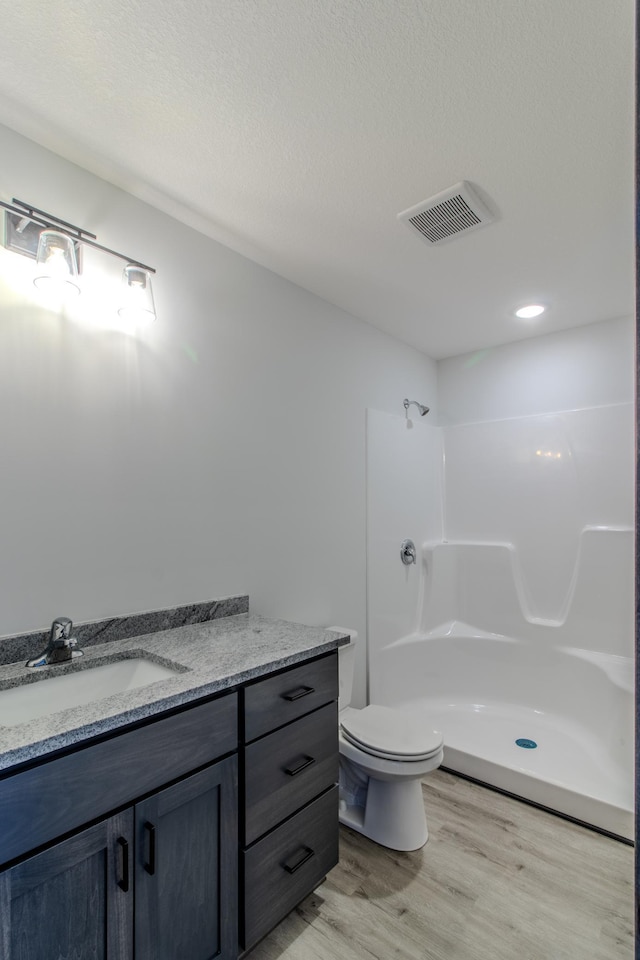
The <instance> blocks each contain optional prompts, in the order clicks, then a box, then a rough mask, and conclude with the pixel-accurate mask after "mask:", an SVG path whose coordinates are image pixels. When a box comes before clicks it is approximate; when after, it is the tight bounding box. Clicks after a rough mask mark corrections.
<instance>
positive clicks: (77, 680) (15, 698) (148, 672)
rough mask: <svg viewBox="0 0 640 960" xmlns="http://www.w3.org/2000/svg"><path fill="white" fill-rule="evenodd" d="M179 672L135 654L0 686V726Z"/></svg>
mask: <svg viewBox="0 0 640 960" xmlns="http://www.w3.org/2000/svg"><path fill="white" fill-rule="evenodd" d="M33 669H34V670H37V669H39V668H38V667H34V668H33ZM181 672H182V671H179V670H172V669H171V668H170V667H165V666H162V665H161V664H159V663H154V662H153V660H146V659H145V658H144V657H135V658H132V659H130V660H114V661H113V662H112V663H104V664H101V665H99V666H95V667H85V669H84V670H77V671H76V672H75V673H66V674H62V675H60V676H49V677H47V678H46V680H36V681H34V682H32V683H25V684H22V685H21V686H19V687H11V688H10V689H8V690H0V726H3V727H15V726H17V725H18V724H19V723H28V722H29V721H30V720H36V719H37V718H38V717H46V716H48V715H49V714H50V713H57V712H58V711H60V710H67V709H69V708H70V707H81V706H83V705H84V704H87V703H93V702H94V701H95V700H103V699H104V698H105V697H111V696H113V694H115V693H124V692H125V690H134V689H135V688H136V687H146V686H147V685H148V684H150V683H155V682H156V680H166V679H167V678H168V677H175V676H177V675H178V674H179V673H181Z"/></svg>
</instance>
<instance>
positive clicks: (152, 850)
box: [142, 820, 156, 876]
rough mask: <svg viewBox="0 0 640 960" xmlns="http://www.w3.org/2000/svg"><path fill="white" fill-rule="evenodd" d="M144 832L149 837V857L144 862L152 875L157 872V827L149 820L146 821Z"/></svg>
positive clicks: (144, 865)
mask: <svg viewBox="0 0 640 960" xmlns="http://www.w3.org/2000/svg"><path fill="white" fill-rule="evenodd" d="M143 829H144V832H145V836H146V839H147V850H148V854H147V859H146V860H145V861H144V863H143V864H142V865H143V867H144V869H145V870H146V871H147V873H148V874H149V875H150V876H153V875H154V873H155V872H156V828H155V827H154V825H153V824H152V823H149V821H148V820H147V821H145V824H144V827H143Z"/></svg>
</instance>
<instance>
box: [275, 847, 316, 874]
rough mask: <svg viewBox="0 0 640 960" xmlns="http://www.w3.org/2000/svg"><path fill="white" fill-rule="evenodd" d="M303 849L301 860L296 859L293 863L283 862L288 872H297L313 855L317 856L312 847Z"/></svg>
mask: <svg viewBox="0 0 640 960" xmlns="http://www.w3.org/2000/svg"><path fill="white" fill-rule="evenodd" d="M302 849H303V851H304V852H303V854H302V856H301V857H300V859H299V860H296V862H295V863H293V864H290V863H283V864H282V866H283V868H284V869H285V870H286V871H287V873H295V872H296V871H297V870H299V869H300V867H302V866H303V865H304V864H305V863H307V861H309V860H311V857H315V851H314V850H312V849H311V847H303V848H302Z"/></svg>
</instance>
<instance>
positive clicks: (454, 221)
mask: <svg viewBox="0 0 640 960" xmlns="http://www.w3.org/2000/svg"><path fill="white" fill-rule="evenodd" d="M493 219H494V217H493V215H492V214H491V213H490V212H489V211H488V210H487V208H486V207H485V205H484V203H483V202H482V200H480V198H479V197H478V196H477V195H476V193H475V192H474V190H473V188H472V186H471V184H470V183H467V181H466V180H461V181H460V183H456V184H455V185H454V186H453V187H450V188H449V190H443V191H442V193H438V194H436V196H435V197H431V198H430V199H429V200H423V201H422V203H417V204H416V205H415V207H411V208H410V209H409V210H404V211H403V212H402V213H399V214H398V220H402V221H403V222H404V223H406V225H407V226H408V227H409V228H410V229H411V230H412V231H415V232H417V233H418V235H419V236H420V237H421V239H422V240H424V242H425V243H427V244H429V246H434V245H435V244H436V243H444V242H445V241H446V240H450V239H451V238H452V237H456V236H458V235H459V234H461V233H470V232H471V230H477V229H478V227H484V225H485V224H487V223H491V221H492V220H493Z"/></svg>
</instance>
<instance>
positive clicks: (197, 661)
mask: <svg viewBox="0 0 640 960" xmlns="http://www.w3.org/2000/svg"><path fill="white" fill-rule="evenodd" d="M347 640H348V638H347V637H346V635H344V634H340V633H336V632H333V631H327V630H325V629H323V628H322V627H307V626H303V625H301V624H297V623H289V622H288V621H286V620H268V619H266V618H263V617H255V616H250V615H249V614H240V615H238V616H229V617H223V618H221V619H217V620H210V621H207V622H204V623H197V624H189V625H187V626H181V627H175V628H173V629H169V630H162V631H159V632H157V633H149V634H145V635H143V636H137V637H129V638H127V639H123V640H112V641H110V642H108V643H102V644H98V645H95V646H90V647H86V648H85V649H84V656H82V657H80V658H78V659H77V660H74V661H73V662H72V663H71V664H57V665H55V666H46V667H37V668H34V669H28V668H26V667H25V665H24V661H22V662H20V663H9V664H5V665H0V691H1V690H2V689H6V688H8V687H15V686H17V685H19V684H22V683H24V682H25V680H27V682H29V683H37V682H39V680H40V679H43V678H44V677H53V676H61V675H63V674H65V673H69V672H74V673H75V672H76V671H82V670H86V669H87V668H89V667H91V666H92V665H94V666H95V665H98V664H100V663H108V662H113V661H114V660H124V659H130V658H132V657H145V658H146V659H149V660H152V661H155V662H156V663H159V664H163V665H166V666H169V667H173V668H174V669H176V670H178V671H179V672H178V673H177V674H176V675H175V676H173V677H170V678H168V679H166V680H158V681H156V682H155V683H152V684H149V685H148V686H145V687H139V688H137V689H134V690H129V691H127V692H125V693H120V694H117V695H114V696H110V697H106V698H105V699H100V700H94V701H93V702H92V703H90V704H87V705H85V706H78V707H73V708H70V709H67V710H62V711H60V712H57V713H53V714H48V715H47V716H43V717H40V718H38V719H35V720H31V721H29V722H27V723H21V724H18V725H16V726H12V727H7V726H0V770H8V769H9V768H11V767H13V766H16V765H18V764H21V763H24V762H25V761H29V760H34V759H37V758H45V757H46V756H47V755H48V754H50V753H53V752H54V751H57V750H61V749H64V748H65V747H69V746H72V745H74V744H80V743H82V742H83V741H85V740H89V739H91V738H92V737H95V736H98V735H100V734H104V733H108V732H109V731H111V730H117V729H118V728H119V727H123V726H126V725H127V724H130V723H134V722H136V721H138V720H143V719H145V718H146V717H152V716H154V715H155V714H159V713H162V712H164V711H166V710H171V709H173V708H174V707H178V706H180V705H182V704H186V703H190V702H191V701H194V700H198V699H199V698H201V697H206V696H209V695H210V694H214V693H218V692H220V691H223V690H226V689H229V688H230V687H234V686H236V685H237V684H241V683H245V682H246V681H248V680H254V679H257V678H259V677H261V676H263V675H265V674H267V673H271V672H272V671H274V670H279V669H280V668H282V667H287V666H291V665H293V664H296V663H299V662H300V661H302V660H305V659H308V658H309V657H314V656H318V655H319V654H322V653H327V652H329V651H330V650H335V649H337V647H339V646H341V645H342V643H346V642H347Z"/></svg>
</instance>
